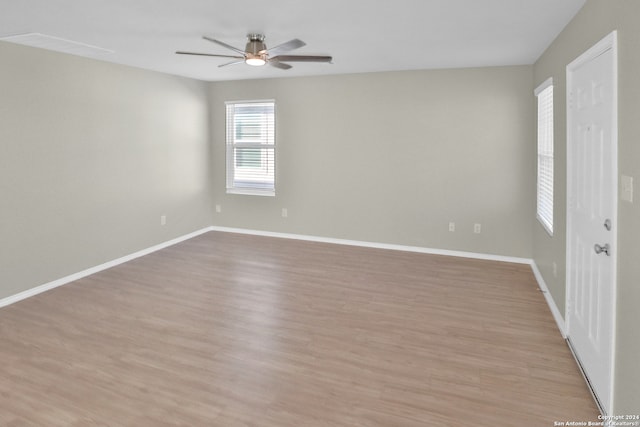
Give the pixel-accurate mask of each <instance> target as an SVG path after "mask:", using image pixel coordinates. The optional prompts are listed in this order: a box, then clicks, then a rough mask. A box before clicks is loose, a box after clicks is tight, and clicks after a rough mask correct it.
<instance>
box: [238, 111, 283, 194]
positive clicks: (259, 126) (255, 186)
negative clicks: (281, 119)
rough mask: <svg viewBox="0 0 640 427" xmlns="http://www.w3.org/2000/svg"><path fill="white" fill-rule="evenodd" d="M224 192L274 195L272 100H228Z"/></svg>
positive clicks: (273, 113)
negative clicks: (225, 190)
mask: <svg viewBox="0 0 640 427" xmlns="http://www.w3.org/2000/svg"><path fill="white" fill-rule="evenodd" d="M227 193H238V194H255V195H262V196H274V195H275V102H273V101H248V102H227Z"/></svg>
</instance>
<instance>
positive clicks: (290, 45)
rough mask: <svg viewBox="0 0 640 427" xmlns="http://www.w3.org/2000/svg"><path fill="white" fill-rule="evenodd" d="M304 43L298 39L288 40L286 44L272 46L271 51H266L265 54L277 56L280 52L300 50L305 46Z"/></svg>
mask: <svg viewBox="0 0 640 427" xmlns="http://www.w3.org/2000/svg"><path fill="white" fill-rule="evenodd" d="M305 45H306V43H305V42H303V41H302V40H300V39H293V40H289V41H288V42H286V43H282V44H279V45H278V46H274V47H272V48H271V49H267V54H269V55H277V54H278V53H280V52H287V51H290V50H294V49H298V48H301V47H302V46H305Z"/></svg>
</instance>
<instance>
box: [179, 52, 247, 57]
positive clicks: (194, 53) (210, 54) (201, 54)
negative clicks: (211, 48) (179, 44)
mask: <svg viewBox="0 0 640 427" xmlns="http://www.w3.org/2000/svg"><path fill="white" fill-rule="evenodd" d="M176 53H177V54H178V55H198V56H215V57H216V58H237V59H244V56H231V55H216V54H214V53H199V52H184V51H181V50H179V51H177V52H176Z"/></svg>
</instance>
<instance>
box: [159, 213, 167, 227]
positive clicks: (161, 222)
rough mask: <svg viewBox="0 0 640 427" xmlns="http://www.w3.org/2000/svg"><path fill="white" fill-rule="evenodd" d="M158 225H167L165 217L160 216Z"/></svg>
mask: <svg viewBox="0 0 640 427" xmlns="http://www.w3.org/2000/svg"><path fill="white" fill-rule="evenodd" d="M160 225H167V216H166V215H160Z"/></svg>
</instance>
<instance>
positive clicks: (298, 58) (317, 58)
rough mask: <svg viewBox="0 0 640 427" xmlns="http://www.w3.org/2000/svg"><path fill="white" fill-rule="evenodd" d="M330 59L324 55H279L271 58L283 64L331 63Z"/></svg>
mask: <svg viewBox="0 0 640 427" xmlns="http://www.w3.org/2000/svg"><path fill="white" fill-rule="evenodd" d="M332 59H333V58H332V57H331V56H325V55H279V56H275V57H273V58H271V60H272V61H284V62H331V60H332Z"/></svg>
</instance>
